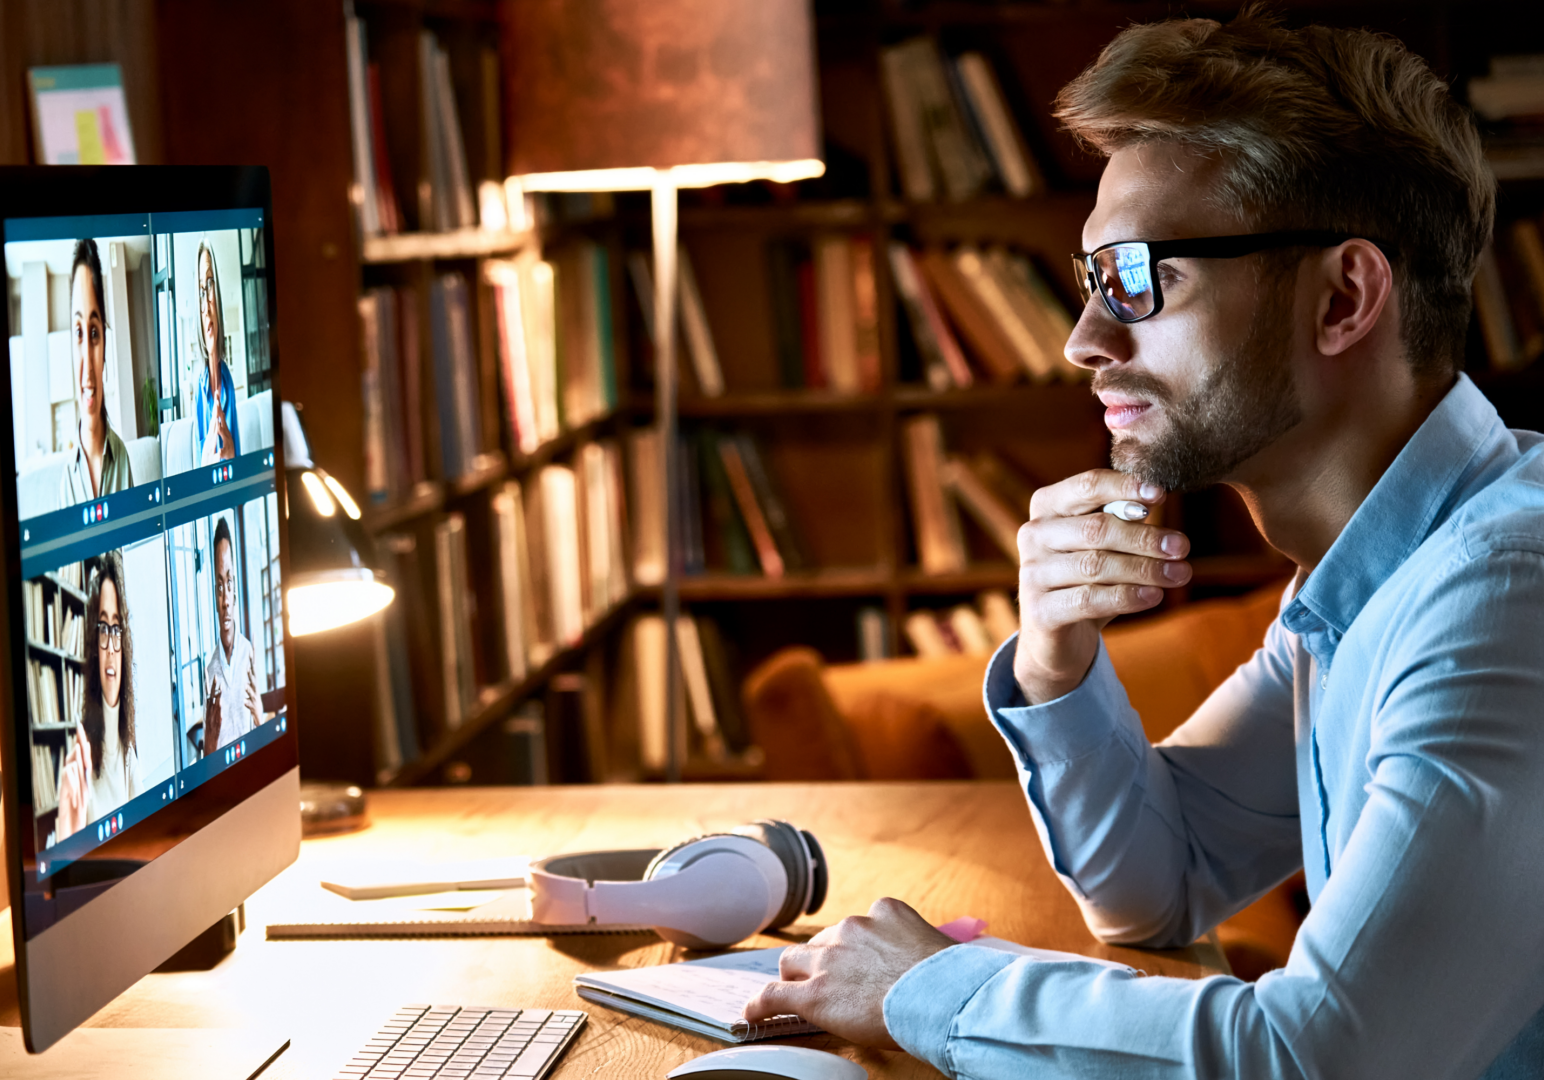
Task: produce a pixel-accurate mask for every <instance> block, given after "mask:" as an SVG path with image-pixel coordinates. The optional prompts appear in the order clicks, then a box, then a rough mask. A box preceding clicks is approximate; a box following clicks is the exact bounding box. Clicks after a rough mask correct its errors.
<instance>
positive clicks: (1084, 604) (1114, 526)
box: [1013, 469, 1190, 705]
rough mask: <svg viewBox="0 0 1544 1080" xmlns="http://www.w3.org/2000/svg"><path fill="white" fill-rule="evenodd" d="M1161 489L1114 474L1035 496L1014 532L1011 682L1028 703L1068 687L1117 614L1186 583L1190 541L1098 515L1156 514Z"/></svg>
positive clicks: (1069, 482) (1092, 475) (1086, 476)
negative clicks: (1115, 509)
mask: <svg viewBox="0 0 1544 1080" xmlns="http://www.w3.org/2000/svg"><path fill="white" fill-rule="evenodd" d="M1163 499H1164V491H1163V489H1162V488H1160V487H1157V486H1156V485H1153V484H1145V483H1143V482H1142V481H1140V480H1138V479H1137V478H1136V477H1134V476H1127V475H1126V474H1125V473H1120V472H1116V471H1115V470H1113V469H1093V470H1091V471H1089V472H1086V473H1079V474H1078V475H1077V476H1073V477H1069V478H1068V479H1066V480H1063V481H1062V482H1061V483H1059V484H1052V485H1051V486H1049V487H1043V488H1040V489H1039V490H1037V491H1036V492H1035V495H1034V498H1033V499H1031V500H1030V504H1029V521H1028V523H1027V524H1025V525H1023V526H1022V527H1021V528H1020V529H1019V625H1020V629H1019V641H1018V645H1017V647H1016V649H1015V651H1014V656H1013V675H1014V678H1016V679H1017V680H1018V683H1019V689H1021V690H1022V691H1023V692H1024V697H1025V700H1027V701H1028V702H1029V703H1030V704H1031V705H1043V704H1044V703H1046V702H1047V701H1052V700H1054V699H1056V698H1059V697H1061V696H1062V695H1063V694H1066V693H1069V692H1070V691H1072V690H1075V689H1077V687H1078V685H1079V684H1080V683H1081V682H1082V681H1083V676H1085V675H1087V674H1088V669H1089V668H1090V667H1091V666H1092V665H1093V662H1094V657H1095V656H1096V655H1097V654H1098V652H1099V632H1100V631H1101V630H1103V629H1104V627H1105V624H1106V623H1108V622H1109V621H1110V620H1111V619H1113V618H1115V616H1117V615H1124V614H1127V613H1129V612H1135V611H1146V610H1147V609H1148V608H1150V607H1154V606H1156V605H1157V604H1158V602H1159V601H1160V600H1162V599H1163V590H1164V589H1173V588H1177V587H1178V586H1181V585H1184V584H1185V583H1186V582H1188V581H1189V580H1190V564H1189V563H1187V562H1185V561H1184V559H1185V556H1186V555H1187V554H1189V552H1190V541H1189V540H1187V539H1186V538H1185V535H1184V534H1183V533H1179V532H1175V531H1174V530H1173V529H1165V528H1161V527H1159V526H1157V525H1148V524H1146V523H1144V522H1141V521H1123V520H1122V519H1120V518H1118V517H1116V516H1115V515H1114V514H1106V513H1104V512H1103V510H1102V509H1101V508H1102V507H1103V506H1105V505H1106V504H1107V503H1112V502H1117V501H1120V500H1129V501H1131V502H1140V503H1143V504H1145V505H1147V506H1157V505H1158V504H1159V503H1161V502H1163Z"/></svg>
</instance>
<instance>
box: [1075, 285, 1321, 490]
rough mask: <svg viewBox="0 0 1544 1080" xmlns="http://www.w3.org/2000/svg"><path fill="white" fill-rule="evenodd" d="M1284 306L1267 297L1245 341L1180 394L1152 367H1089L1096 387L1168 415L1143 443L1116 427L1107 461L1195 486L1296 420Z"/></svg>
mask: <svg viewBox="0 0 1544 1080" xmlns="http://www.w3.org/2000/svg"><path fill="white" fill-rule="evenodd" d="M1283 299H1285V298H1283ZM1288 310H1289V307H1288V304H1287V303H1282V302H1281V301H1279V300H1278V301H1277V302H1275V303H1271V302H1267V304H1266V305H1265V306H1264V307H1262V308H1261V309H1260V310H1259V311H1257V312H1256V314H1255V318H1254V321H1253V323H1252V324H1251V326H1250V328H1249V334H1248V336H1247V337H1246V338H1245V339H1244V341H1243V342H1242V343H1241V344H1240V345H1239V346H1238V347H1237V348H1236V349H1234V350H1232V351H1231V352H1230V353H1229V354H1228V355H1226V356H1225V357H1223V359H1222V361H1221V363H1219V364H1218V365H1217V366H1216V367H1215V368H1213V369H1212V371H1211V373H1210V374H1209V375H1207V377H1206V380H1205V382H1203V383H1202V384H1201V385H1200V386H1199V387H1197V388H1196V389H1195V391H1194V392H1192V393H1191V394H1190V395H1189V396H1188V397H1186V398H1184V399H1183V400H1180V401H1176V400H1174V395H1173V393H1172V392H1171V391H1170V389H1169V387H1168V385H1167V384H1166V383H1164V382H1163V381H1162V380H1160V379H1157V378H1155V377H1154V376H1152V375H1147V374H1144V373H1141V372H1135V371H1123V370H1120V369H1116V370H1107V371H1101V372H1100V373H1099V374H1098V375H1096V376H1095V377H1094V384H1093V389H1094V392H1095V393H1099V392H1100V391H1104V390H1115V391H1119V392H1122V393H1127V394H1131V395H1133V396H1135V397H1142V398H1146V399H1147V400H1149V401H1152V402H1154V403H1155V404H1157V405H1161V406H1162V407H1163V413H1164V416H1165V417H1166V418H1167V419H1168V422H1169V426H1168V429H1167V430H1165V431H1163V432H1161V433H1160V434H1159V435H1158V436H1157V437H1156V438H1154V439H1152V440H1150V441H1148V442H1145V443H1144V442H1141V441H1140V440H1138V439H1137V438H1136V437H1134V436H1130V435H1128V436H1121V435H1119V434H1117V435H1116V436H1115V440H1114V442H1113V443H1112V445H1111V447H1110V463H1111V464H1112V465H1113V466H1114V467H1115V468H1117V469H1119V470H1120V471H1121V472H1124V473H1130V474H1131V475H1133V476H1136V477H1138V478H1139V479H1142V480H1146V481H1150V482H1152V483H1154V484H1157V485H1158V486H1160V487H1162V488H1163V489H1164V490H1165V491H1173V492H1182V491H1194V490H1196V489H1197V488H1203V487H1207V486H1208V485H1210V484H1215V483H1217V482H1218V481H1219V480H1221V479H1222V478H1223V477H1225V476H1227V475H1228V474H1229V473H1230V472H1232V471H1233V470H1234V469H1235V468H1237V467H1238V465H1240V464H1241V463H1242V462H1244V461H1247V460H1248V459H1249V458H1251V457H1253V456H1254V455H1255V454H1257V453H1259V452H1260V451H1261V450H1263V449H1265V447H1267V446H1269V445H1270V444H1271V443H1273V442H1275V441H1276V440H1277V439H1278V438H1280V437H1281V436H1282V435H1283V434H1285V433H1286V432H1287V431H1289V430H1291V429H1292V428H1293V427H1295V426H1296V425H1297V424H1298V422H1299V421H1301V420H1302V418H1303V409H1302V403H1301V402H1300V401H1299V400H1298V397H1297V388H1296V387H1295V386H1294V385H1293V382H1292V369H1291V366H1290V365H1289V364H1288V362H1287V355H1288V352H1289V350H1290V348H1291V334H1292V328H1291V323H1290V321H1289V320H1288V318H1287V317H1286V315H1287V312H1288Z"/></svg>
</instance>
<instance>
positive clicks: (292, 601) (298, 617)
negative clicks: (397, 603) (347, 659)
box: [284, 570, 396, 637]
mask: <svg viewBox="0 0 1544 1080" xmlns="http://www.w3.org/2000/svg"><path fill="white" fill-rule="evenodd" d="M395 596H396V591H395V590H394V589H392V587H391V586H390V585H384V584H382V583H381V582H379V581H376V580H375V575H374V574H372V573H371V572H370V571H368V570H360V571H357V572H354V573H348V572H340V573H337V574H329V575H326V578H325V580H313V581H309V582H306V583H303V584H299V585H292V586H290V588H289V591H288V592H286V593H285V594H284V600H285V605H286V606H287V607H288V608H289V628H290V633H291V634H293V635H295V636H296V637H302V636H304V635H306V634H316V633H320V632H321V631H323V630H332V629H335V628H337V627H339V626H347V625H348V624H349V623H351V622H358V621H359V620H360V619H366V618H369V617H370V616H371V615H374V614H375V613H376V612H377V611H380V610H381V609H382V608H384V607H385V606H386V605H387V604H389V603H391V601H392V599H393V597H395Z"/></svg>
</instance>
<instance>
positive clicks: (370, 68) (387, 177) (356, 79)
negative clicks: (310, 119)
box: [345, 15, 504, 236]
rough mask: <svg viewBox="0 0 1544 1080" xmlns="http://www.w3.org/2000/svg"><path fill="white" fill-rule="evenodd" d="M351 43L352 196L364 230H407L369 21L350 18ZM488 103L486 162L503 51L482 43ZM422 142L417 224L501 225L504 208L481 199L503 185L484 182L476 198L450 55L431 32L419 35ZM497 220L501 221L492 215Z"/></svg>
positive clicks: (494, 156) (493, 138)
mask: <svg viewBox="0 0 1544 1080" xmlns="http://www.w3.org/2000/svg"><path fill="white" fill-rule="evenodd" d="M345 42H346V45H347V50H348V80H349V129H350V135H351V141H352V150H353V159H354V191H353V201H354V204H355V207H356V209H357V212H358V217H359V225H360V231H361V233H363V234H364V235H366V236H373V235H378V234H387V235H392V234H396V233H400V232H402V231H404V229H405V228H406V222H405V219H404V217H403V213H402V207H401V203H400V202H399V200H398V198H397V191H396V184H395V183H394V181H393V180H392V172H391V158H390V154H389V153H388V151H387V142H386V129H387V123H386V117H385V114H384V111H383V109H382V94H381V68H380V65H379V64H378V63H376V62H375V61H372V60H371V59H370V52H369V48H368V40H367V34H366V28H365V23H364V20H362V19H359V18H357V17H355V16H352V15H351V16H349V17H348V25H347V29H346V36H345ZM479 60H480V65H481V66H480V71H479V76H480V85H481V89H482V97H483V100H482V102H481V104H482V108H483V109H484V110H485V111H487V110H491V115H492V117H494V118H495V119H493V121H492V123H491V124H485V125H484V127H485V132H484V138H485V139H487V140H489V141H490V142H491V145H490V147H489V148H488V149H489V151H490V152H491V156H489V158H488V160H490V161H498V160H499V157H498V146H497V132H498V127H497V119H496V117H497V115H498V113H497V110H498V95H499V69H498V54H497V53H496V52H495V51H494V50H492V49H484V50H482V51H481V53H480V54H479ZM418 76H419V86H418V102H419V117H418V123H419V144H420V146H421V148H422V155H421V157H422V163H421V164H422V168H421V175H420V176H419V177H418V183H417V192H416V194H417V198H418V222H419V228H420V229H423V230H424V231H431V230H441V231H443V230H450V229H463V228H473V227H475V226H477V225H478V224H479V220H480V219H482V224H483V225H484V226H486V227H495V226H497V227H502V226H503V224H504V220H503V216H502V213H501V212H499V211H500V209H501V208H495V209H494V212H492V213H489V212H488V210H489V208H488V207H484V208H483V210H482V211H481V212H480V210H479V201H480V202H482V203H484V204H487V203H489V197H490V196H491V197H492V202H493V203H499V202H500V201H501V200H502V197H503V196H502V189H501V188H500V187H499V186H498V185H497V184H494V183H487V182H485V185H484V186H486V187H488V188H491V189H492V190H491V191H481V190H479V191H478V192H477V195H478V199H474V192H473V181H472V177H471V171H470V169H469V168H468V166H467V154H466V144H465V140H464V137H463V133H462V125H461V115H460V114H461V110H460V109H459V108H458V107H457V103H456V94H455V88H454V86H453V83H452V80H451V74H450V58H449V56H448V54H447V53H446V51H445V49H444V48H443V47H442V46H441V45H440V43H439V41H438V40H437V39H436V38H435V36H434V34H433V33H431V32H430V31H428V30H422V31H420V32H419V37H418ZM489 218H494V219H496V220H487V219H489Z"/></svg>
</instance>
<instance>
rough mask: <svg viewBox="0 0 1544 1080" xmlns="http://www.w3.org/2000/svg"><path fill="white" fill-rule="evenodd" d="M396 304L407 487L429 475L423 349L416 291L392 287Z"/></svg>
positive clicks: (421, 481) (416, 483)
mask: <svg viewBox="0 0 1544 1080" xmlns="http://www.w3.org/2000/svg"><path fill="white" fill-rule="evenodd" d="M395 295H396V297H397V303H396V304H395V307H396V312H397V326H396V334H397V346H398V347H397V359H398V363H399V365H400V369H401V377H400V379H399V382H398V385H399V386H400V388H401V392H402V403H401V404H402V420H401V423H402V434H403V454H404V457H405V459H406V461H407V476H406V479H407V483H408V486H410V487H411V486H416V485H418V484H421V483H423V482H424V480H425V479H426V478H427V477H428V475H429V471H428V458H427V456H426V454H425V444H424V411H423V351H422V348H421V343H420V341H419V336H418V327H419V321H418V316H419V310H418V303H419V301H418V290H417V289H414V288H411V287H403V288H401V289H398V290H395Z"/></svg>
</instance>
